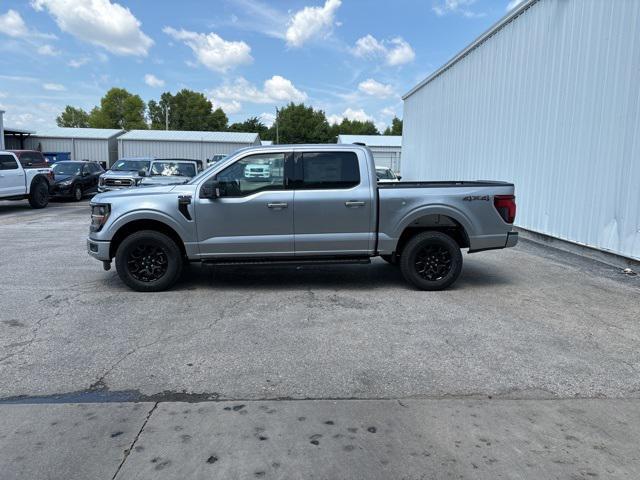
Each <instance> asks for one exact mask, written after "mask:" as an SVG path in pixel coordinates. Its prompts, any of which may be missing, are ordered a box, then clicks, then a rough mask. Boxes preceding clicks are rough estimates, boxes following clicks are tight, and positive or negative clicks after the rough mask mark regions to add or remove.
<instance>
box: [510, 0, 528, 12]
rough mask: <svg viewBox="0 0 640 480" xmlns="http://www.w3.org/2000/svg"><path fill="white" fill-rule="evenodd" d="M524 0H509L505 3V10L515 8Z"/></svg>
mask: <svg viewBox="0 0 640 480" xmlns="http://www.w3.org/2000/svg"><path fill="white" fill-rule="evenodd" d="M523 1H524V0H511V1H510V2H509V3H508V4H507V11H509V10H513V9H514V8H516V7H517V6H518V5H520V4H521V3H522V2H523Z"/></svg>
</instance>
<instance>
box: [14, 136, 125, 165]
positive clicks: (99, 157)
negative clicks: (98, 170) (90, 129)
mask: <svg viewBox="0 0 640 480" xmlns="http://www.w3.org/2000/svg"><path fill="white" fill-rule="evenodd" d="M25 148H27V149H34V150H35V149H38V148H40V149H41V151H42V152H69V153H70V154H71V160H93V161H96V162H106V163H107V164H110V163H108V162H109V161H110V160H109V140H102V139H100V140H96V139H84V138H83V139H78V138H76V139H71V138H44V137H37V136H32V137H28V138H27V139H26V140H25ZM113 160H115V158H114V159H113ZM113 160H112V161H113Z"/></svg>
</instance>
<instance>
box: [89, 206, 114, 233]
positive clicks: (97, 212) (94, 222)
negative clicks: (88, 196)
mask: <svg viewBox="0 0 640 480" xmlns="http://www.w3.org/2000/svg"><path fill="white" fill-rule="evenodd" d="M110 213H111V205H109V204H108V203H96V204H93V205H91V226H90V227H89V231H90V232H99V231H100V230H101V229H102V227H103V226H104V224H105V223H107V219H108V218H109V214H110Z"/></svg>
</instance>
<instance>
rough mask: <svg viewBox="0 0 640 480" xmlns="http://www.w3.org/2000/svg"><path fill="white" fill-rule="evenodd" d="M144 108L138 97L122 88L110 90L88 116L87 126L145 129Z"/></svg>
mask: <svg viewBox="0 0 640 480" xmlns="http://www.w3.org/2000/svg"><path fill="white" fill-rule="evenodd" d="M145 110H146V106H145V103H144V101H143V100H142V98H140V96H139V95H133V94H131V93H129V92H128V91H127V90H125V89H124V88H112V89H111V90H109V91H108V92H107V93H106V94H105V96H104V97H102V99H101V100H100V107H95V108H94V109H93V110H91V113H90V114H89V126H91V127H95V128H123V129H125V130H134V129H146V128H147V123H146V121H145Z"/></svg>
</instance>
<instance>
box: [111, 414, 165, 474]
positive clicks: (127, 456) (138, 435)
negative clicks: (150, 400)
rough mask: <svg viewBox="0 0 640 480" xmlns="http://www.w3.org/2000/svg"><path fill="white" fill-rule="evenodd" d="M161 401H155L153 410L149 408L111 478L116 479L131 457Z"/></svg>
mask: <svg viewBox="0 0 640 480" xmlns="http://www.w3.org/2000/svg"><path fill="white" fill-rule="evenodd" d="M159 403H160V402H156V403H154V404H153V407H151V410H149V413H148V414H147V418H145V419H144V422H143V423H142V426H141V427H140V430H139V431H138V434H137V435H136V436H135V437H134V439H133V442H131V445H130V446H129V448H127V449H126V450H125V451H124V457H123V458H122V462H120V465H118V468H117V469H116V473H114V474H113V477H111V480H115V478H116V477H117V476H118V473H120V470H122V466H123V465H124V462H126V461H127V458H129V454H130V453H131V451H132V450H133V447H135V445H136V442H137V441H138V438H140V435H142V431H143V430H144V427H146V426H147V422H148V421H149V419H150V418H151V415H153V412H154V411H155V410H156V408H158V404H159Z"/></svg>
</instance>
